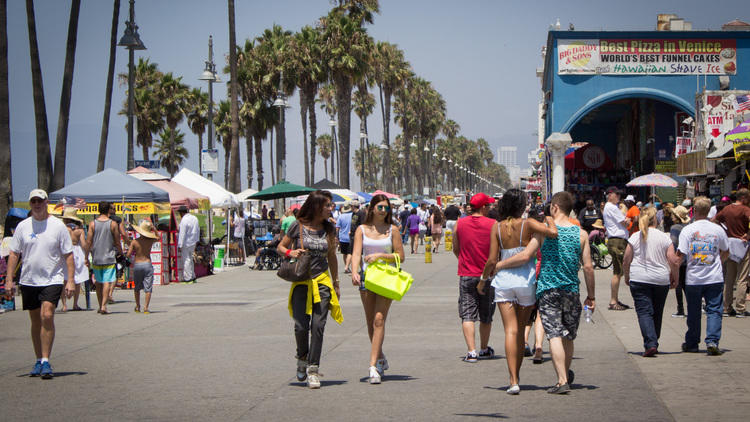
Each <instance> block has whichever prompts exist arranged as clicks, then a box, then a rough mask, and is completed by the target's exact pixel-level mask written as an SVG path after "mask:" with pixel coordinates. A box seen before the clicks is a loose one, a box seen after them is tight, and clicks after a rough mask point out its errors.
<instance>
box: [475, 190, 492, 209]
mask: <svg viewBox="0 0 750 422" xmlns="http://www.w3.org/2000/svg"><path fill="white" fill-rule="evenodd" d="M469 202H470V203H471V206H472V207H473V208H482V207H483V206H485V205H487V204H492V203H494V202H495V198H493V197H491V196H487V195H486V194H485V193H484V192H479V193H478V194H476V195H474V196H472V197H471V201H469Z"/></svg>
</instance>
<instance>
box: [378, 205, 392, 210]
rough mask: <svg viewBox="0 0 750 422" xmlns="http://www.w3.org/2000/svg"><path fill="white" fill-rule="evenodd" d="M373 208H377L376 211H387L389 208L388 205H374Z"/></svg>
mask: <svg viewBox="0 0 750 422" xmlns="http://www.w3.org/2000/svg"><path fill="white" fill-rule="evenodd" d="M375 208H377V209H378V211H389V210H390V209H391V207H389V206H388V205H376V206H375Z"/></svg>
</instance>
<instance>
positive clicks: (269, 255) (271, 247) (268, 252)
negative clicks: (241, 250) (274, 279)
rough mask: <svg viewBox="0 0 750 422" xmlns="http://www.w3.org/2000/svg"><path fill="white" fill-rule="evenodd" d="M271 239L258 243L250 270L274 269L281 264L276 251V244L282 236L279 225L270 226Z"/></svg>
mask: <svg viewBox="0 0 750 422" xmlns="http://www.w3.org/2000/svg"><path fill="white" fill-rule="evenodd" d="M271 233H272V234H273V239H271V240H268V241H266V242H265V244H264V245H262V247H261V245H259V246H258V248H257V250H256V251H255V263H254V264H253V266H252V267H250V269H251V270H262V269H269V270H276V269H278V268H279V267H280V266H281V256H280V255H279V253H278V252H276V246H278V245H279V243H280V242H281V239H282V237H283V235H282V233H281V228H280V227H279V226H273V227H272V228H271Z"/></svg>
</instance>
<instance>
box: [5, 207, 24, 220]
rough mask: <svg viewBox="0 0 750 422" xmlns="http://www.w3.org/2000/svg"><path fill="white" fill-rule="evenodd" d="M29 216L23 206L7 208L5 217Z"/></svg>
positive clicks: (21, 217) (22, 217)
mask: <svg viewBox="0 0 750 422" xmlns="http://www.w3.org/2000/svg"><path fill="white" fill-rule="evenodd" d="M28 216H29V210H25V209H23V208H11V209H9V210H8V215H7V217H16V218H20V219H22V220H23V219H24V218H26V217H28Z"/></svg>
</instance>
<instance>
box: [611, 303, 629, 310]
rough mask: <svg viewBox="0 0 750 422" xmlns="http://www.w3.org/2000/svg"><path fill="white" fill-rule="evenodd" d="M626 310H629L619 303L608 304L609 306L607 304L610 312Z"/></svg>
mask: <svg viewBox="0 0 750 422" xmlns="http://www.w3.org/2000/svg"><path fill="white" fill-rule="evenodd" d="M628 309H629V308H628V307H627V306H625V305H623V304H622V303H620V302H617V303H610V304H609V310H610V311H626V310H628Z"/></svg>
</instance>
